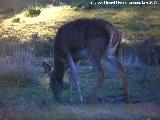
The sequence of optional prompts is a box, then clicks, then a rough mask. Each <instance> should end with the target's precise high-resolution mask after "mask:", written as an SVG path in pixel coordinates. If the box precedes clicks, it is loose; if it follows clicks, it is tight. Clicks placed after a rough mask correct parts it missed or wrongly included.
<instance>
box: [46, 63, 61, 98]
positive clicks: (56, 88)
mask: <svg viewBox="0 0 160 120" xmlns="http://www.w3.org/2000/svg"><path fill="white" fill-rule="evenodd" d="M43 68H44V70H45V72H46V73H47V74H48V75H49V77H50V83H49V86H50V88H51V89H52V92H53V95H54V97H55V100H56V101H60V100H61V93H62V88H63V80H60V78H59V76H58V75H57V74H55V72H54V70H52V69H51V66H50V65H49V64H48V63H46V62H43Z"/></svg>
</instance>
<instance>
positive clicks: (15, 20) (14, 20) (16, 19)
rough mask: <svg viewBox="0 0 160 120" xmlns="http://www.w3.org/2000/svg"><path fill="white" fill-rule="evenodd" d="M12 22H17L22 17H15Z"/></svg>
mask: <svg viewBox="0 0 160 120" xmlns="http://www.w3.org/2000/svg"><path fill="white" fill-rule="evenodd" d="M12 22H14V23H16V22H20V18H13V19H12Z"/></svg>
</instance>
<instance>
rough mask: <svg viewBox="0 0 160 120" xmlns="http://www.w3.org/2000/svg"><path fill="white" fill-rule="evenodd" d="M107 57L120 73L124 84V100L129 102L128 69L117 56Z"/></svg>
mask: <svg viewBox="0 0 160 120" xmlns="http://www.w3.org/2000/svg"><path fill="white" fill-rule="evenodd" d="M107 59H108V61H109V62H110V63H111V64H112V65H113V66H114V67H115V69H116V70H117V72H118V73H119V74H120V77H121V79H122V81H123V86H124V100H125V102H126V103H129V97H128V78H127V70H126V69H125V68H124V67H123V65H122V64H121V62H120V61H119V60H118V58H116V57H115V56H108V57H107Z"/></svg>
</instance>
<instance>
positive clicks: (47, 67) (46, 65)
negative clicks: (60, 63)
mask: <svg viewBox="0 0 160 120" xmlns="http://www.w3.org/2000/svg"><path fill="white" fill-rule="evenodd" d="M42 66H43V68H44V70H45V72H46V73H48V74H49V75H50V73H51V66H50V65H49V64H48V63H46V62H42Z"/></svg>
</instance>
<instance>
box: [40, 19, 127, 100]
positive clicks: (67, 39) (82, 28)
mask: <svg viewBox="0 0 160 120" xmlns="http://www.w3.org/2000/svg"><path fill="white" fill-rule="evenodd" d="M120 43H121V33H120V32H119V31H118V30H117V29H116V28H115V27H114V26H113V25H112V24H111V23H109V22H107V21H105V20H102V19H78V20H75V21H72V22H69V23H67V24H65V25H63V26H62V27H61V28H60V29H59V30H58V32H57V34H56V37H55V42H54V47H53V50H54V70H53V71H51V67H50V66H49V65H48V64H47V63H46V62H43V67H44V69H45V71H46V72H47V73H48V74H49V76H50V87H51V89H52V92H53V95H54V97H55V98H56V100H59V99H60V96H61V92H62V88H63V76H64V73H65V70H66V69H67V68H70V83H71V84H70V90H72V81H74V82H75V86H76V91H77V94H78V99H79V101H80V102H82V101H83V99H82V95H81V91H80V87H79V82H78V79H77V70H76V65H75V64H76V63H77V61H79V60H81V57H82V56H84V55H85V54H84V53H86V56H87V58H88V59H89V60H90V62H91V64H92V65H93V68H94V69H95V70H96V72H97V76H98V79H97V82H96V85H95V87H94V89H93V92H92V94H91V96H90V100H91V101H92V100H95V99H96V96H97V94H98V91H99V89H100V88H101V86H102V83H103V82H104V80H105V75H104V69H103V67H102V65H101V58H102V56H103V55H104V54H105V51H106V56H107V60H108V61H109V62H110V63H111V64H112V65H113V66H114V67H115V69H116V70H117V71H118V72H119V74H120V76H121V78H122V80H123V85H124V98H125V102H126V103H128V102H129V99H128V80H127V71H126V69H125V68H124V67H123V66H122V64H121V63H120V61H119V58H118V52H119V46H120ZM71 100H72V98H71V91H70V101H71Z"/></svg>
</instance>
